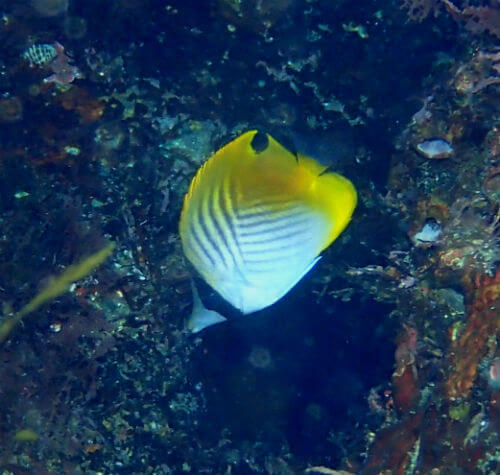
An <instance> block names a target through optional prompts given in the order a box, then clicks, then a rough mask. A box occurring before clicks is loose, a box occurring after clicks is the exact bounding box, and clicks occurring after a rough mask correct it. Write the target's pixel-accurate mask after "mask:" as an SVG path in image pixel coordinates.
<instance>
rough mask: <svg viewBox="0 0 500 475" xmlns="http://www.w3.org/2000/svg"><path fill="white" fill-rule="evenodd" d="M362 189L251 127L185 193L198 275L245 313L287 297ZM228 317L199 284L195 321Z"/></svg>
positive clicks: (187, 242)
mask: <svg viewBox="0 0 500 475" xmlns="http://www.w3.org/2000/svg"><path fill="white" fill-rule="evenodd" d="M356 203H357V193H356V190H355V188H354V186H353V184H352V183H351V182H350V181H349V180H348V179H347V178H345V177H343V176H341V175H339V174H337V173H334V172H332V171H330V170H329V169H328V168H325V166H324V165H322V164H320V163H319V162H318V161H316V160H314V159H312V158H310V157H307V156H305V155H302V154H300V153H292V152H290V151H289V150H287V149H286V148H285V147H283V146H282V145H281V144H280V143H278V142H277V141H276V140H275V139H274V138H273V137H271V136H270V135H269V134H266V133H262V132H258V131H256V130H251V131H248V132H245V133H243V134H242V135H240V136H239V137H237V138H236V139H234V140H233V141H232V142H230V143H228V144H227V145H225V146H224V147H222V148H221V149H220V150H218V151H217V152H216V153H215V154H214V155H212V156H211V157H210V158H209V159H208V160H207V161H206V162H205V163H204V164H203V165H202V167H201V168H200V169H199V170H198V172H197V173H196V175H195V177H194V178H193V180H192V182H191V185H190V187H189V190H188V192H187V193H186V196H185V198H184V204H183V208H182V212H181V218H180V224H179V232H180V237H181V242H182V247H183V250H184V254H185V255H186V257H187V259H188V260H189V261H190V263H191V264H192V265H193V267H194V268H195V270H196V271H197V273H198V274H199V275H200V276H201V277H202V278H203V280H205V281H206V282H207V284H209V286H210V287H212V289H214V290H215V291H216V292H217V293H218V294H219V295H220V296H221V297H222V298H223V299H224V300H226V301H227V302H229V303H230V304H231V305H232V306H233V307H235V308H236V309H237V310H239V312H241V313H242V314H249V313H253V312H256V311H258V310H261V309H263V308H266V307H268V306H270V305H272V304H273V303H275V302H276V301H278V300H279V299H281V298H282V297H283V296H284V295H285V294H286V293H288V291H289V290H290V289H292V287H294V286H295V284H297V282H298V281H299V280H301V279H302V277H304V275H305V274H307V272H308V271H309V270H310V269H311V268H312V267H314V265H315V264H316V263H317V262H318V260H319V259H320V253H321V252H322V251H323V250H324V249H325V248H327V247H328V246H329V245H330V244H331V243H332V242H333V241H335V239H336V238H337V237H338V236H339V234H340V233H341V232H342V231H343V230H344V229H345V227H346V226H347V224H348V223H349V221H350V220H351V216H352V213H353V211H354V209H355V207H356ZM224 320H225V318H224V317H222V316H221V315H219V314H217V313H216V312H214V311H213V310H208V309H205V308H204V307H203V305H202V304H201V301H200V299H199V297H198V294H197V292H196V289H195V290H194V305H193V314H192V316H191V319H190V321H189V323H188V327H189V328H190V329H191V330H192V331H193V332H197V331H200V330H202V329H203V328H205V327H207V326H210V325H212V324H215V323H219V322H221V321H224Z"/></svg>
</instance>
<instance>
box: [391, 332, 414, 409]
mask: <svg viewBox="0 0 500 475" xmlns="http://www.w3.org/2000/svg"><path fill="white" fill-rule="evenodd" d="M417 338H418V333H417V330H416V329H415V328H413V327H410V326H409V325H405V326H404V332H403V334H402V335H401V336H400V337H399V339H398V340H399V341H398V346H397V348H396V352H395V355H394V357H395V360H396V371H394V374H393V375H392V384H393V386H394V401H395V402H396V407H397V408H398V409H399V410H400V411H402V412H405V411H408V410H409V409H410V408H411V407H412V406H413V405H414V403H415V402H416V400H417V396H418V388H417V366H416V362H415V356H416V348H417Z"/></svg>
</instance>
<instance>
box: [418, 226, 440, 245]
mask: <svg viewBox="0 0 500 475" xmlns="http://www.w3.org/2000/svg"><path fill="white" fill-rule="evenodd" d="M441 234H443V230H442V228H441V226H440V225H439V223H437V222H436V221H434V220H428V221H426V223H425V224H424V225H423V226H422V229H421V230H420V231H418V232H417V233H415V234H414V235H413V238H412V240H413V242H414V244H416V245H425V244H427V245H429V244H435V243H437V242H438V241H439V238H440V237H441Z"/></svg>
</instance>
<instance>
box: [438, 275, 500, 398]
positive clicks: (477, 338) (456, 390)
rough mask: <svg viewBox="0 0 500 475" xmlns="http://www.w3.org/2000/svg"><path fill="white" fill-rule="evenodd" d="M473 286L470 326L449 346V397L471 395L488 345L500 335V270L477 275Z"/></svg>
mask: <svg viewBox="0 0 500 475" xmlns="http://www.w3.org/2000/svg"><path fill="white" fill-rule="evenodd" d="M469 287H470V286H469ZM473 287H474V288H475V289H474V291H473V292H472V299H471V304H470V308H469V318H468V320H467V326H466V328H465V330H464V331H463V333H462V334H461V335H460V336H459V337H457V338H455V339H454V340H453V341H452V342H451V345H450V349H449V361H450V367H451V372H450V375H449V377H448V380H447V381H446V396H447V398H448V399H450V400H454V399H459V398H466V397H468V396H469V393H470V390H471V388H472V386H473V385H474V382H475V380H476V377H477V373H478V365H479V363H480V361H481V360H482V358H483V357H484V356H485V355H486V353H487V351H488V349H489V347H488V344H490V342H493V343H492V344H495V341H496V340H498V338H500V317H499V309H500V270H499V271H497V273H496V274H495V276H494V277H477V278H476V279H475V281H474V282H473Z"/></svg>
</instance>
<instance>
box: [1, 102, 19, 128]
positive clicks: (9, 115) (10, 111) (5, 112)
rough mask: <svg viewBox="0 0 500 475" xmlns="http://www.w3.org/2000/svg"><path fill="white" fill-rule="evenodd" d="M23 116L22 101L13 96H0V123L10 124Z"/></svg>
mask: <svg viewBox="0 0 500 475" xmlns="http://www.w3.org/2000/svg"><path fill="white" fill-rule="evenodd" d="M22 117H23V103H22V102H21V99H19V98H18V97H15V96H10V97H2V98H0V123H3V124H11V123H13V122H18V121H19V120H21V119H22Z"/></svg>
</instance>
